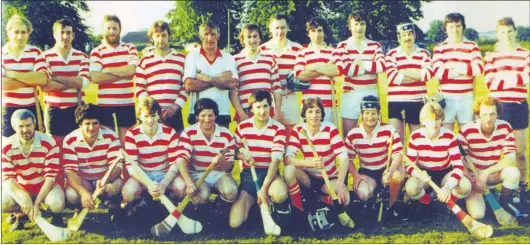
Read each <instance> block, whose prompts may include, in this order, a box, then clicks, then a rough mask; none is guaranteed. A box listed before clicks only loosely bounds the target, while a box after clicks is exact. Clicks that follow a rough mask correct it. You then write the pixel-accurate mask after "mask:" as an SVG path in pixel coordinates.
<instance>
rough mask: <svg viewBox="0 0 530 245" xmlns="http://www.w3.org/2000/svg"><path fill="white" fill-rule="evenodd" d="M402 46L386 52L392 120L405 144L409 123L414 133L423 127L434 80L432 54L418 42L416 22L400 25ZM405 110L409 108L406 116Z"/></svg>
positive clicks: (390, 117)
mask: <svg viewBox="0 0 530 245" xmlns="http://www.w3.org/2000/svg"><path fill="white" fill-rule="evenodd" d="M397 34H398V41H399V47H397V48H394V49H392V50H390V51H388V53H387V55H386V61H387V62H386V74H387V76H388V119H389V122H390V124H391V125H392V126H394V128H395V129H397V131H398V133H399V135H400V136H403V137H402V138H401V143H402V144H404V140H405V139H404V135H405V123H407V124H408V125H409V130H410V132H414V131H416V130H417V129H419V128H420V110H421V108H422V107H423V98H424V97H425V96H426V95H427V86H426V83H427V81H429V80H431V76H432V63H431V55H430V54H429V52H428V51H427V50H425V49H422V48H420V47H418V46H416V44H415V43H414V42H415V40H416V32H415V30H414V25H413V24H412V23H405V24H400V25H398V26H397ZM402 111H405V119H403V115H402V114H401V113H402Z"/></svg>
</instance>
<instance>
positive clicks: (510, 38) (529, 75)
mask: <svg viewBox="0 0 530 245" xmlns="http://www.w3.org/2000/svg"><path fill="white" fill-rule="evenodd" d="M515 36H516V32H515V24H514V22H513V20H512V18H509V17H507V18H503V19H501V20H499V21H498V22H497V39H498V40H499V42H497V44H496V45H495V50H494V51H493V52H488V53H486V57H485V59H484V60H485V63H486V68H485V70H486V71H485V82H486V86H487V87H488V89H489V90H490V91H491V96H493V97H495V98H497V99H498V100H500V101H501V103H502V108H503V110H502V111H501V113H500V115H499V118H500V119H502V120H505V121H507V122H508V123H510V125H511V126H512V128H513V130H514V131H513V134H514V136H515V147H516V148H517V155H516V161H517V166H518V168H519V170H520V172H521V179H520V182H519V188H520V198H519V199H523V200H522V202H523V203H524V205H523V206H526V207H528V206H529V205H530V198H529V196H528V195H529V193H528V170H529V165H528V157H527V156H526V149H527V148H526V147H527V144H528V84H529V81H530V52H529V51H528V49H525V48H522V47H520V46H519V44H517V43H516V42H515ZM519 201H521V200H519Z"/></svg>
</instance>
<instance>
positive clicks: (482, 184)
mask: <svg viewBox="0 0 530 245" xmlns="http://www.w3.org/2000/svg"><path fill="white" fill-rule="evenodd" d="M487 182H488V173H486V172H485V171H483V172H481V173H480V174H479V175H478V176H477V179H476V180H475V183H476V185H477V190H480V192H482V191H484V189H485V188H486V184H487Z"/></svg>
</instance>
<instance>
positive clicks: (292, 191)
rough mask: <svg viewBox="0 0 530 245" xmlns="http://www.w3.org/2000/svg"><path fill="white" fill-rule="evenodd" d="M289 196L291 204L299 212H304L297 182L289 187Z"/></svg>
mask: <svg viewBox="0 0 530 245" xmlns="http://www.w3.org/2000/svg"><path fill="white" fill-rule="evenodd" d="M289 196H290V197H291V204H292V205H293V206H295V207H297V208H298V209H299V210H300V211H304V207H303V205H302V196H301V195H300V185H298V182H295V183H294V184H293V185H292V186H289Z"/></svg>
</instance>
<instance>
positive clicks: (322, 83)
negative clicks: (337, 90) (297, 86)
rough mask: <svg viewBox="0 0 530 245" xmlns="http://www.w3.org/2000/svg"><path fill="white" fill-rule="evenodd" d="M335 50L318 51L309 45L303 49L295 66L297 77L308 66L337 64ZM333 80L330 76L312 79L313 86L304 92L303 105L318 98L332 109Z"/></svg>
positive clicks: (327, 48)
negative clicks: (306, 101) (307, 100)
mask: <svg viewBox="0 0 530 245" xmlns="http://www.w3.org/2000/svg"><path fill="white" fill-rule="evenodd" d="M334 51H335V49H334V48H333V47H331V46H327V47H324V48H322V49H318V48H316V47H313V46H312V45H311V44H309V45H308V46H307V47H305V48H303V49H302V50H300V51H299V52H298V55H297V57H296V65H295V66H294V72H295V74H296V76H299V75H300V73H301V72H302V71H304V70H305V66H306V65H310V64H315V63H320V62H323V63H328V62H330V61H332V62H333V63H335V58H336V57H337V56H335V57H334V56H333V53H334ZM332 82H333V80H332V78H330V77H328V76H320V77H317V78H315V79H311V82H310V83H311V86H310V87H309V88H308V89H306V90H304V91H302V104H303V103H304V102H303V101H304V100H305V99H308V98H311V97H318V98H320V99H321V100H322V104H323V105H324V107H325V108H331V106H332V105H331V101H332V98H331V89H332V87H331V86H332V85H333V83H332Z"/></svg>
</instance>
